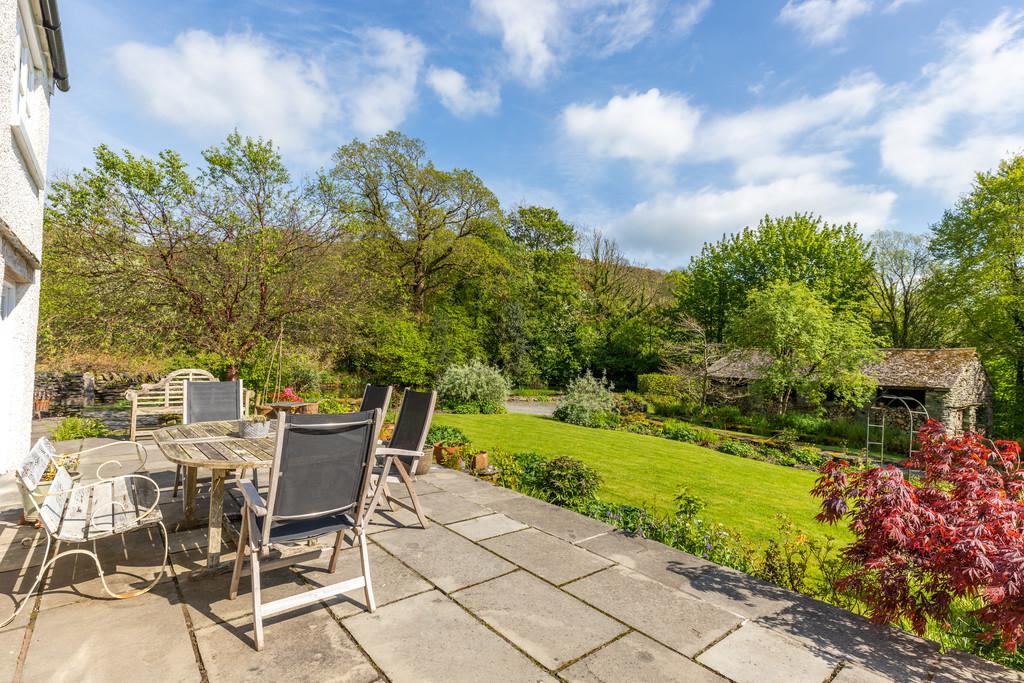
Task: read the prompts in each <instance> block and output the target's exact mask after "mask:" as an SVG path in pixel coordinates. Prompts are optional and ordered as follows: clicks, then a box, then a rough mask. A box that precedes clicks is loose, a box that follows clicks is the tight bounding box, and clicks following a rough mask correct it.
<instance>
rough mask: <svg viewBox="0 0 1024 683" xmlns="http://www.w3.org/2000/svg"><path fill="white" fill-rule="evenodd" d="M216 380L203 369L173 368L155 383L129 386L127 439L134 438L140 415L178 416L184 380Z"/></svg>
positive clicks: (183, 390)
mask: <svg viewBox="0 0 1024 683" xmlns="http://www.w3.org/2000/svg"><path fill="white" fill-rule="evenodd" d="M186 381H188V382H216V381H217V378H216V377H214V376H213V375H212V374H211V373H210V372H207V371H206V370H198V369H196V368H184V369H181V370H175V371H174V372H172V373H171V374H169V375H167V376H166V377H164V378H163V379H161V380H160V381H159V382H156V383H154V384H143V385H142V386H140V387H139V388H138V389H129V390H128V391H126V392H125V394H124V397H125V398H126V399H128V400H129V401H131V404H132V413H131V418H130V427H129V431H128V438H129V439H130V440H132V441H135V440H136V438H137V437H138V435H139V416H140V415H181V414H182V406H183V405H184V402H185V382H186Z"/></svg>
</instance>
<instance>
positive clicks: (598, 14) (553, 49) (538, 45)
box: [472, 0, 711, 86]
mask: <svg viewBox="0 0 1024 683" xmlns="http://www.w3.org/2000/svg"><path fill="white" fill-rule="evenodd" d="M710 4H711V0H691V2H689V3H688V4H685V5H682V6H678V7H677V6H675V5H674V4H673V3H671V2H667V0H473V2H472V7H473V16H474V19H475V21H476V23H477V25H478V26H479V27H480V28H481V29H482V30H483V31H485V32H489V33H493V34H496V35H499V36H501V44H502V48H503V50H504V52H505V55H506V57H507V59H508V65H507V69H508V71H509V73H510V74H511V76H512V77H514V78H517V79H519V80H520V81H522V82H524V83H526V84H527V85H532V86H537V85H540V84H542V83H543V82H544V81H545V79H546V78H547V77H548V75H549V74H550V73H551V72H552V71H554V70H555V69H557V67H558V66H559V64H560V63H561V62H563V61H564V60H565V59H567V58H569V57H570V56H572V55H576V54H581V53H584V54H589V55H594V56H597V57H607V56H609V55H613V54H616V53H620V52H625V51H627V50H631V49H633V48H634V47H636V45H637V44H639V43H640V42H641V41H642V40H644V39H645V38H646V37H647V36H649V35H650V34H651V33H652V32H653V31H654V30H655V29H656V28H657V27H658V26H659V25H660V24H661V23H663V22H666V23H668V24H669V25H674V26H675V28H676V30H677V31H678V32H680V33H685V32H687V31H689V30H690V29H692V28H693V26H694V25H696V24H697V23H698V22H699V21H700V19H701V17H702V16H703V14H704V12H705V11H706V10H707V9H708V7H709V6H710Z"/></svg>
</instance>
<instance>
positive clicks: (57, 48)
mask: <svg viewBox="0 0 1024 683" xmlns="http://www.w3.org/2000/svg"><path fill="white" fill-rule="evenodd" d="M39 10H40V12H41V13H42V15H43V30H44V31H45V32H46V44H47V45H48V47H49V50H50V65H51V67H52V68H53V80H54V82H55V83H56V85H57V88H59V89H60V91H61V92H67V91H68V90H69V89H70V88H71V85H70V84H69V83H68V63H67V57H66V55H65V54H64V36H63V35H62V34H61V30H60V14H58V12H57V0H39Z"/></svg>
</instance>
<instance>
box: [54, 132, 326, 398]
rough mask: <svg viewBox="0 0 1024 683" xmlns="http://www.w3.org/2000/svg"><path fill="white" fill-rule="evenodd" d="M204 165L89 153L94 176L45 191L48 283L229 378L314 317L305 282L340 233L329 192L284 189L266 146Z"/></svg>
mask: <svg viewBox="0 0 1024 683" xmlns="http://www.w3.org/2000/svg"><path fill="white" fill-rule="evenodd" d="M203 158H204V161H205V166H204V167H203V169H202V170H201V171H200V172H199V173H198V174H192V173H190V172H189V170H188V168H187V167H186V164H185V162H184V161H183V160H182V159H181V157H180V156H179V155H178V154H177V153H176V152H173V151H171V150H165V151H163V152H161V153H160V154H159V156H158V158H157V159H149V158H146V157H141V156H136V155H134V154H132V153H131V152H128V151H124V152H123V153H121V154H117V153H116V152H113V151H112V150H110V149H109V148H107V147H105V146H100V147H98V148H97V149H96V165H95V166H94V167H93V168H90V169H85V170H83V171H82V172H81V173H79V174H76V175H75V176H73V177H72V178H70V179H68V180H64V181H60V182H57V183H55V184H54V186H53V189H52V193H51V197H50V204H51V206H50V209H49V210H48V212H47V229H48V230H49V231H50V233H51V242H50V244H51V248H52V251H51V254H50V257H51V258H50V259H49V260H48V266H49V272H48V273H47V276H48V278H50V279H51V281H56V280H59V279H62V278H69V279H71V280H75V281H76V282H78V283H79V284H80V286H81V287H83V288H84V291H87V292H88V293H89V296H90V297H91V298H92V299H93V300H95V301H99V302H101V303H102V307H103V310H104V313H105V315H106V316H107V319H108V320H110V319H114V320H118V319H122V318H129V317H132V316H135V317H134V318H132V319H133V320H136V321H138V320H139V319H140V318H141V319H142V320H144V321H145V325H146V327H147V328H148V330H149V335H150V337H151V338H156V339H163V340H167V343H169V344H171V345H173V346H175V347H177V348H189V349H193V350H197V351H200V352H209V353H213V354H215V355H216V356H218V357H220V358H223V359H225V361H227V363H228V373H227V374H228V376H229V378H233V377H235V376H236V375H237V372H238V367H239V365H240V364H241V363H242V362H243V361H244V360H245V359H246V358H247V356H248V355H249V354H250V353H251V352H252V351H253V349H255V348H256V347H257V346H258V345H259V344H260V343H261V342H263V341H264V340H266V339H268V338H270V337H273V336H276V334H277V332H278V331H279V329H280V328H281V326H282V325H287V324H288V323H289V322H290V321H291V320H292V319H293V317H295V316H298V315H301V314H302V312H303V311H305V310H307V309H309V308H310V307H315V300H314V299H312V298H311V296H310V292H309V290H308V289H307V288H305V287H303V281H304V280H305V279H306V278H307V277H308V276H309V275H310V274H311V273H312V272H313V271H315V269H316V268H317V265H318V263H320V256H321V255H322V254H323V253H324V251H325V249H326V248H327V246H328V245H329V244H331V242H332V241H333V240H334V239H336V237H337V234H338V230H337V223H336V221H335V216H334V214H333V213H332V211H331V210H330V208H329V207H331V206H332V205H333V204H334V202H333V201H332V200H330V198H329V194H330V187H329V186H328V185H327V184H326V183H323V182H320V179H316V180H315V181H314V182H312V183H310V184H308V185H304V186H300V187H296V186H294V185H293V184H292V182H291V178H290V176H289V174H288V171H287V169H286V168H285V166H284V164H283V162H282V160H281V157H280V154H279V153H278V152H277V150H276V149H275V148H274V147H273V145H272V143H271V142H269V141H266V140H262V139H252V138H242V137H241V136H240V135H239V134H238V133H233V134H231V135H229V136H228V138H227V140H226V142H225V144H224V145H223V146H221V147H211V148H209V149H207V150H206V151H205V152H204V153H203ZM142 302H144V308H143V305H142Z"/></svg>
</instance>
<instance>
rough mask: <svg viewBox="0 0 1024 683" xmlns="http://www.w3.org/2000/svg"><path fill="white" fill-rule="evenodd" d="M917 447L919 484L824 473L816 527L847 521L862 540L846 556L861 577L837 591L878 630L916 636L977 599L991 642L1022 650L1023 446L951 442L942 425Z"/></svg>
mask: <svg viewBox="0 0 1024 683" xmlns="http://www.w3.org/2000/svg"><path fill="white" fill-rule="evenodd" d="M918 438H919V440H920V446H921V448H920V451H919V452H917V453H916V454H915V455H914V457H913V458H912V459H911V461H910V462H909V464H908V465H909V467H911V468H913V469H916V470H922V471H923V472H924V476H923V478H922V480H921V481H920V482H915V483H914V484H911V483H910V482H908V481H907V480H906V479H904V477H903V473H902V472H901V471H900V470H899V469H896V468H895V467H891V466H889V467H884V468H875V469H869V470H854V469H852V468H850V466H849V465H848V464H847V463H845V462H837V461H832V462H828V463H826V464H825V465H824V466H822V468H821V476H820V477H819V478H818V481H817V484H816V485H815V487H814V489H813V490H812V491H811V493H812V494H813V495H815V496H817V497H820V498H822V499H823V501H822V504H821V513H820V514H819V515H818V519H819V520H821V521H824V522H828V523H830V524H834V523H836V522H838V521H839V520H841V519H843V518H849V520H850V528H851V529H852V530H853V532H854V534H855V535H856V537H857V538H856V541H855V542H854V543H853V544H852V545H850V546H849V547H848V548H847V549H846V550H845V551H844V552H845V553H846V556H847V557H848V558H849V559H850V560H851V561H852V562H853V563H854V565H855V566H856V569H855V570H854V571H853V572H852V573H851V574H849V575H847V576H846V577H845V578H844V579H842V581H841V585H840V586H839V588H840V589H842V590H851V591H854V592H856V593H857V594H858V595H860V596H861V597H862V599H863V600H865V601H866V602H867V604H868V605H869V607H870V610H871V616H872V618H873V619H875V620H876V621H880V622H886V623H891V622H894V621H896V620H898V619H900V618H906V619H908V620H909V622H910V623H911V625H912V626H913V628H914V630H915V631H917V632H918V633H923V632H924V629H925V625H926V623H927V620H928V619H929V618H931V619H934V620H936V621H938V622H939V623H942V624H945V623H946V620H947V618H948V615H949V608H950V604H951V603H952V601H953V600H954V599H955V598H957V597H961V596H971V597H977V598H980V599H981V601H982V607H981V608H980V609H978V610H976V611H975V612H974V615H975V616H976V617H977V618H978V619H979V620H980V621H981V622H982V623H984V624H986V625H987V626H989V627H990V628H989V631H988V632H987V636H988V637H992V636H995V635H1000V636H1002V640H1003V643H1004V645H1005V646H1006V647H1007V648H1010V649H1012V648H1015V647H1016V646H1017V644H1018V643H1024V501H1022V495H1024V472H1022V471H1021V470H1020V469H1019V463H1020V454H1021V450H1020V446H1019V445H1018V444H1017V443H1016V442H1013V441H999V442H996V443H995V444H994V448H992V447H991V446H990V445H986V442H985V441H983V439H982V437H980V436H979V435H978V434H974V433H967V434H964V435H963V436H958V437H951V436H948V435H946V433H945V429H944V428H943V426H942V424H941V423H939V422H936V421H935V420H929V421H928V422H927V423H926V424H925V425H924V426H923V427H922V428H921V431H920V432H919V433H918ZM989 443H990V444H991V442H989Z"/></svg>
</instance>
